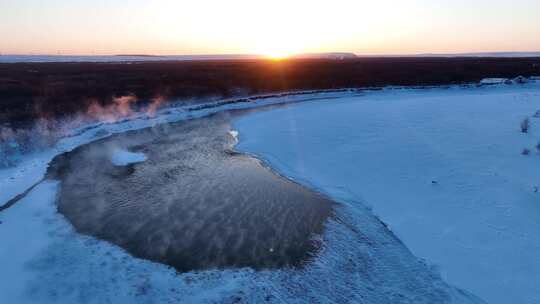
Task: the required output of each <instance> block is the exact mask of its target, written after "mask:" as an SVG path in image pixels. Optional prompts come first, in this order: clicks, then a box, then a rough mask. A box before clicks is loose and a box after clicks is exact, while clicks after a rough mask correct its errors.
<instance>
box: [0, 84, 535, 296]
mask: <svg viewBox="0 0 540 304" xmlns="http://www.w3.org/2000/svg"><path fill="white" fill-rule="evenodd" d="M539 92H540V90H539V86H538V85H537V84H526V85H519V86H518V85H503V86H498V85H496V86H492V87H480V88H474V87H472V86H471V87H468V88H460V87H450V88H431V89H426V90H413V89H401V88H398V89H386V90H382V91H356V90H354V91H351V92H332V93H326V94H325V93H320V94H313V95H305V96H289V97H280V98H270V99H264V100H261V101H256V102H249V103H235V104H224V105H222V106H217V107H213V106H209V107H205V108H201V109H200V110H197V111H186V110H185V109H180V108H178V109H166V110H164V111H161V112H160V113H158V115H157V116H156V117H155V118H149V117H134V118H133V119H131V120H126V121H122V122H118V123H113V124H99V125H96V126H93V127H90V128H86V129H83V130H81V131H80V132H78V131H76V132H74V133H75V134H76V135H73V136H71V137H67V138H64V139H63V140H61V141H60V142H59V143H58V144H57V145H56V146H55V147H53V148H51V149H48V150H45V151H40V152H39V153H35V154H32V155H23V156H22V158H23V159H22V161H21V162H20V163H19V165H18V166H16V167H13V168H10V169H5V170H0V204H3V203H4V202H5V201H7V200H9V199H11V198H12V197H14V196H15V195H17V194H19V193H21V192H23V191H24V190H26V189H27V188H28V187H29V186H30V185H32V184H34V183H35V182H37V181H39V180H40V179H41V178H42V177H43V175H44V173H45V171H46V168H47V164H48V163H49V161H50V160H51V159H52V158H53V157H54V156H55V155H57V154H59V153H62V152H64V151H69V150H71V149H73V148H75V147H77V146H79V145H82V144H84V143H88V142H90V141H93V140H96V139H99V138H103V137H105V136H109V135H111V134H114V133H120V132H125V131H127V130H133V129H141V128H145V127H151V126H153V125H155V124H162V123H169V122H176V121H180V120H183V119H189V118H197V117H201V116H205V115H208V114H211V113H213V112H217V111H222V110H227V109H235V108H250V107H257V106H261V105H267V104H277V103H284V102H285V103H287V102H290V103H292V102H300V101H308V100H309V102H306V103H302V104H298V105H292V106H290V107H287V108H283V109H277V110H273V111H269V112H261V113H255V114H249V115H248V116H246V117H245V118H242V119H241V120H239V121H238V122H237V123H236V124H235V126H234V129H235V130H238V131H239V133H238V134H237V135H238V139H239V144H238V146H237V148H238V149H240V150H242V151H247V152H250V153H254V154H257V155H259V156H261V157H262V158H263V159H265V160H267V161H268V163H269V164H270V165H272V167H273V168H274V169H276V170H277V171H278V172H279V173H282V174H284V175H287V176H289V177H291V178H293V179H295V180H297V181H300V182H302V183H304V184H306V185H309V186H311V187H313V188H315V189H318V190H321V191H323V192H325V193H327V194H329V195H331V196H332V197H333V198H335V199H336V200H338V201H340V202H342V203H343V207H342V208H340V209H339V212H340V217H339V219H340V222H334V221H331V222H330V223H329V225H328V232H327V233H326V234H325V236H324V242H325V245H326V246H325V248H324V250H323V251H322V252H321V254H320V255H319V256H318V257H317V258H316V259H315V260H314V262H313V263H312V264H311V265H310V266H309V267H307V268H306V269H303V270H301V271H293V270H278V271H261V272H254V271H252V270H250V269H238V270H225V271H203V272H194V273H185V274H182V275H178V274H176V273H175V272H174V271H173V270H172V269H169V268H168V267H166V266H163V265H160V264H156V263H151V262H148V261H145V260H140V259H135V258H133V257H131V256H130V255H128V254H127V253H125V252H124V251H123V250H121V249H120V248H119V247H116V246H112V245H110V244H108V243H106V242H102V241H98V240H96V239H94V238H90V237H86V236H81V235H78V234H77V233H75V232H74V230H73V228H72V227H71V225H69V224H68V223H67V222H66V220H65V219H64V218H63V217H62V216H61V215H59V214H58V213H57V212H56V206H55V201H54V199H55V196H56V190H57V187H58V184H57V183H55V182H49V181H47V182H44V183H42V184H40V185H39V186H37V187H36V188H34V189H33V190H32V191H31V192H30V193H29V194H28V196H26V197H25V198H24V199H23V200H21V201H20V202H18V203H17V204H15V205H14V206H13V207H11V208H9V209H7V210H4V211H2V212H0V240H2V241H3V244H4V246H2V247H0V261H2V262H1V263H2V264H1V265H0V266H2V267H1V268H2V269H5V271H2V272H0V282H2V284H0V302H2V303H3V302H6V303H35V302H39V303H74V302H85V303H106V302H112V303H174V302H187V303H191V302H194V303H200V302H203V303H211V302H216V301H218V302H226V303H227V302H234V301H238V299H240V301H244V302H262V301H269V302H278V303H283V302H291V301H293V299H295V301H296V302H298V303H335V302H346V301H351V302H360V301H364V300H366V299H368V300H369V301H370V302H373V303H388V302H392V303H400V302H407V301H409V300H411V299H415V302H416V303H433V302H452V301H454V302H456V303H465V302H472V303H476V302H479V301H478V300H477V299H476V298H475V297H474V296H470V295H468V294H467V293H463V292H462V291H461V290H457V289H455V288H453V287H452V286H448V285H447V284H446V282H444V281H443V280H441V279H440V278H439V277H438V275H437V269H434V268H431V267H427V266H426V265H425V264H424V263H422V262H421V261H420V262H419V261H417V259H416V258H415V257H414V256H413V255H411V254H410V253H409V252H408V251H407V250H406V248H405V247H404V246H402V245H400V244H399V243H396V242H395V240H394V239H393V236H392V235H391V234H389V233H387V231H386V230H385V229H386V228H385V227H384V226H382V225H380V223H379V222H377V221H373V217H372V216H370V214H371V213H370V211H369V210H368V209H366V208H364V207H365V205H364V204H369V205H370V206H372V207H373V211H374V212H375V214H377V215H379V216H380V217H381V219H382V220H383V221H385V222H386V223H388V224H390V228H392V231H394V232H395V233H396V235H397V236H398V237H399V238H400V239H401V240H403V241H404V242H405V245H406V246H408V248H410V249H411V250H412V252H413V253H414V254H415V255H417V256H418V257H422V258H425V259H426V261H427V263H428V264H433V265H437V266H438V267H439V271H440V272H441V273H442V274H443V279H446V280H447V282H449V283H450V285H455V286H458V287H460V288H463V289H464V290H465V291H469V292H472V293H473V294H475V295H477V296H480V297H481V298H483V299H484V300H487V301H488V302H489V303H492V301H493V303H499V302H500V303H505V302H508V301H509V299H511V300H512V302H522V303H534V301H535V300H536V299H537V296H538V289H536V288H537V287H536V284H535V282H537V281H538V280H539V279H538V274H539V273H540V271H539V270H538V263H536V261H537V260H536V259H534V260H532V261H531V258H534V257H536V256H538V253H539V252H540V245H539V243H538V238H539V237H538V236H537V235H535V233H534V232H535V231H539V227H538V224H539V221H538V219H539V218H538V214H540V211H539V209H540V205H539V204H538V203H537V202H538V196H537V194H535V193H534V187H535V186H536V181H540V179H539V178H538V177H539V176H538V175H539V173H537V172H536V171H535V170H533V168H535V167H536V166H537V165H538V163H539V162H540V156H539V155H536V152H533V153H531V155H529V156H522V155H521V151H522V149H523V148H525V147H528V148H530V149H531V150H532V151H534V145H535V144H536V141H537V140H539V139H540V138H537V135H539V136H540V132H538V131H536V127H537V126H538V127H540V121H539V122H537V121H535V120H534V119H533V118H531V133H530V134H527V135H524V134H521V133H520V132H519V122H520V121H521V120H522V119H523V118H524V115H528V116H531V115H532V114H534V113H535V111H536V110H538V109H540V95H539ZM333 98H338V99H333ZM314 99H315V100H314ZM317 100H319V101H317ZM463 117H465V119H463ZM432 181H436V182H437V184H436V185H434V184H433V183H432ZM345 224H346V225H345ZM351 231H356V232H359V234H358V233H357V234H355V233H352V232H351ZM358 235H360V236H366V235H367V236H370V238H369V239H368V240H367V241H366V239H358ZM366 242H368V243H369V244H370V245H369V246H367V245H366ZM373 244H375V245H376V246H373ZM469 276H470V279H468V277H469Z"/></svg>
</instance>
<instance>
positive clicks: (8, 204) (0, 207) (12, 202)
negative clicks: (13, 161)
mask: <svg viewBox="0 0 540 304" xmlns="http://www.w3.org/2000/svg"><path fill="white" fill-rule="evenodd" d="M44 180H45V179H44V178H42V179H41V180H40V181H39V182H37V183H35V184H33V185H32V186H31V187H30V188H28V189H26V190H25V191H24V192H23V193H20V194H18V195H17V196H15V197H14V198H12V199H10V200H9V201H7V202H6V203H5V204H3V205H0V212H2V211H4V210H6V209H8V208H10V207H12V206H13V205H15V204H16V203H17V202H19V201H20V200H22V199H23V198H24V197H25V196H26V195H27V194H28V193H30V191H32V190H33V189H34V188H35V187H36V186H37V185H39V184H40V183H41V182H42V181H44Z"/></svg>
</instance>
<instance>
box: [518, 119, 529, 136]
mask: <svg viewBox="0 0 540 304" xmlns="http://www.w3.org/2000/svg"><path fill="white" fill-rule="evenodd" d="M520 127H521V132H522V133H527V132H529V119H528V118H525V119H524V120H523V121H522V122H521V125H520Z"/></svg>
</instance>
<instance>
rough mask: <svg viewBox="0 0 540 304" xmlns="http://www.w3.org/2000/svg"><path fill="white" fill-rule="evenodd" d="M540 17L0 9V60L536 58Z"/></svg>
mask: <svg viewBox="0 0 540 304" xmlns="http://www.w3.org/2000/svg"><path fill="white" fill-rule="evenodd" d="M112 2H114V3H112ZM539 16H540V1H538V0H514V1H501V0H493V1H485V0H477V1H472V0H469V1H464V0H454V1H442V0H440V1H435V0H432V1H427V0H410V1H399V2H397V1H387V0H378V1H362V0H354V1H349V0H333V1H316V0H312V1H304V0H296V1H292V0H288V1H282V0H276V1H256V0H251V1H247V0H229V1H210V0H197V1H186V0H184V1H172V0H170V1H168V0H165V1H143V0H127V1H122V3H121V4H120V2H119V1H104V0H101V1H97V0H96V1H83V0H72V1H61V0H48V1H42V0H39V1H38V0H2V1H0V20H2V21H1V22H0V41H1V44H0V52H1V53H3V54H31V53H33V54H57V53H61V54H66V55H67V54H90V55H91V54H96V55H101V54H119V53H123V54H125V53H144V54H226V53H228V54H230V53H242V54H247V53H250V54H264V55H272V56H285V55H288V54H292V53H305V52H327V51H345V52H354V53H357V54H411V53H455V52H479V51H540V17H539Z"/></svg>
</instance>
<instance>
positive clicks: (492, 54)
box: [357, 52, 540, 58]
mask: <svg viewBox="0 0 540 304" xmlns="http://www.w3.org/2000/svg"><path fill="white" fill-rule="evenodd" d="M357 56H358V57H415V58H422V57H449V58H452V57H492V58H527V57H540V52H473V53H425V54H397V55H357Z"/></svg>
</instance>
